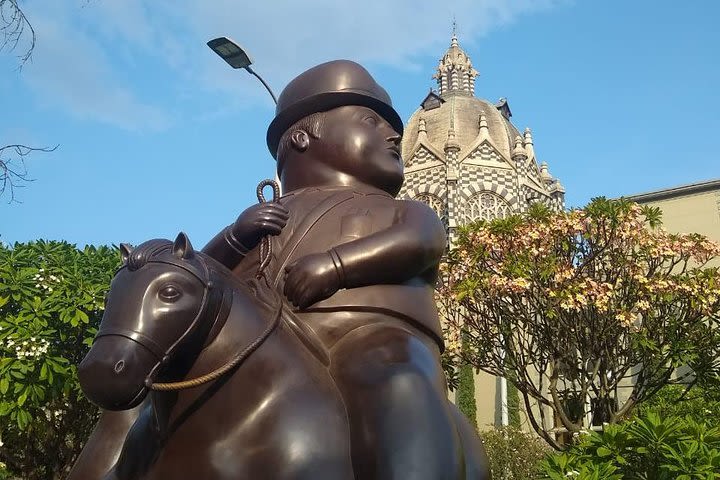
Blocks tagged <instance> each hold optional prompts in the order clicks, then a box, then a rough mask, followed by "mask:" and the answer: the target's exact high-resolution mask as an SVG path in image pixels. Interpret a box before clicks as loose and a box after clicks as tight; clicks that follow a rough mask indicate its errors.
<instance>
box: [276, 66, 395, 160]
mask: <svg viewBox="0 0 720 480" xmlns="http://www.w3.org/2000/svg"><path fill="white" fill-rule="evenodd" d="M344 105H360V106H364V107H368V108H371V109H373V110H374V111H375V112H376V113H377V114H378V115H380V116H381V117H383V118H384V119H385V120H386V121H387V122H388V123H389V124H390V125H391V126H392V127H393V128H394V129H395V131H397V132H398V133H399V134H400V135H402V133H403V123H402V120H401V119H400V115H398V113H397V112H396V111H395V109H394V108H393V107H392V101H391V100H390V96H389V95H388V94H387V92H386V91H385V89H384V88H382V87H381V86H380V85H378V83H377V82H376V81H375V79H374V78H373V77H372V76H371V75H370V73H369V72H368V71H367V70H365V68H363V67H362V66H361V65H358V64H357V63H355V62H352V61H350V60H333V61H331V62H327V63H322V64H320V65H317V66H315V67H313V68H311V69H309V70H307V71H305V72H303V73H301V74H300V75H298V76H297V77H295V78H294V79H293V80H292V81H291V82H290V83H289V84H288V85H287V86H286V87H285V89H284V90H283V91H282V93H281V94H280V98H279V99H278V103H277V108H276V109H275V118H274V119H273V121H272V122H270V126H269V127H268V131H267V145H268V148H269V149H270V153H271V154H272V156H273V158H276V155H277V149H278V144H279V143H280V137H282V135H283V133H285V131H286V130H287V129H288V128H290V127H291V126H292V125H293V124H294V123H295V122H297V121H298V120H300V119H302V118H304V117H306V116H308V115H310V114H313V113H318V112H325V111H328V110H331V109H333V108H336V107H341V106H344Z"/></svg>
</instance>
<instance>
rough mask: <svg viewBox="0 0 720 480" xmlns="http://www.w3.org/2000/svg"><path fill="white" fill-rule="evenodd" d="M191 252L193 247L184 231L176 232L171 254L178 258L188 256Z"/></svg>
mask: <svg viewBox="0 0 720 480" xmlns="http://www.w3.org/2000/svg"><path fill="white" fill-rule="evenodd" d="M192 253H193V247H192V244H191V243H190V239H189V238H188V236H187V235H185V232H180V233H178V236H177V238H176V239H175V243H173V254H174V255H175V256H176V257H178V258H190V257H191V256H192Z"/></svg>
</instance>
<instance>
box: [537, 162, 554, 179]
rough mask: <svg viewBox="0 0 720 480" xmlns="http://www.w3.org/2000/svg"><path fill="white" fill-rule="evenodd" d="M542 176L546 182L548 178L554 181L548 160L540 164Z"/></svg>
mask: <svg viewBox="0 0 720 480" xmlns="http://www.w3.org/2000/svg"><path fill="white" fill-rule="evenodd" d="M540 177H542V179H543V180H545V182H547V181H548V180H550V181H552V179H553V177H552V175H550V170H549V169H548V164H547V163H546V162H542V163H541V164H540Z"/></svg>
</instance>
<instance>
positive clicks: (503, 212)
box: [465, 192, 512, 223]
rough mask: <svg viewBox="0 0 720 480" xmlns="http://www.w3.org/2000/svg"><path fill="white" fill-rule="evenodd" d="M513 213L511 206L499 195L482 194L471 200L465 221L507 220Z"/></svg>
mask: <svg viewBox="0 0 720 480" xmlns="http://www.w3.org/2000/svg"><path fill="white" fill-rule="evenodd" d="M511 213H512V208H510V205H508V203H507V202H506V201H505V200H503V199H502V197H500V196H499V195H497V194H495V193H492V192H480V193H478V194H477V195H475V196H474V197H472V198H471V199H470V202H469V203H468V206H467V209H466V210H465V221H466V222H468V223H470V222H475V221H477V220H494V219H496V218H505V217H507V216H508V215H510V214H511Z"/></svg>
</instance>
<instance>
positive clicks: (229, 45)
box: [207, 37, 277, 105]
mask: <svg viewBox="0 0 720 480" xmlns="http://www.w3.org/2000/svg"><path fill="white" fill-rule="evenodd" d="M207 46H208V47H210V49H211V50H212V51H213V52H215V53H217V54H218V55H219V56H220V58H222V59H223V60H225V61H226V62H227V63H228V65H230V66H231V67H233V68H244V69H245V70H247V71H248V73H251V74H253V75H255V77H256V78H257V79H258V80H260V83H262V84H263V86H264V87H265V89H266V90H267V91H268V93H269V94H270V96H271V97H272V99H273V102H275V105H277V98H276V97H275V94H274V93H273V91H272V89H271V88H270V85H268V84H267V82H265V80H264V79H263V78H262V77H261V76H260V75H258V74H257V73H256V72H255V70H253V69H252V68H251V67H250V65H252V60H251V59H250V55H248V54H247V52H245V50H243V49H242V47H240V45H238V44H237V43H235V42H233V41H232V40H230V39H229V38H227V37H218V38H214V39H212V40H210V41H209V42H207Z"/></svg>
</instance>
